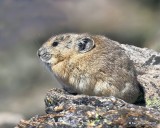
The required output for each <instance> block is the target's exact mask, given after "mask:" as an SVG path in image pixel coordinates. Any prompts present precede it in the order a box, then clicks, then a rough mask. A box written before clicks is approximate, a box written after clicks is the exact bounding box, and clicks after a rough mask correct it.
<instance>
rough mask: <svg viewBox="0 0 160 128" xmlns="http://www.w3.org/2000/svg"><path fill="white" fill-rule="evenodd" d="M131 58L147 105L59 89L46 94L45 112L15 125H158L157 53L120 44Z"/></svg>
mask: <svg viewBox="0 0 160 128" xmlns="http://www.w3.org/2000/svg"><path fill="white" fill-rule="evenodd" d="M119 45H120V46H121V47H122V48H123V49H124V50H125V52H126V53H127V55H128V56H129V57H130V59H131V60H133V62H134V65H135V68H136V70H137V75H138V76H137V77H138V81H139V83H140V85H141V86H142V88H143V90H144V100H145V102H146V106H138V105H133V104H129V103H126V102H124V101H123V100H121V99H117V98H115V97H96V96H86V95H71V94H68V93H67V92H65V91H64V90H61V89H52V90H50V91H49V92H48V93H47V95H46V97H45V104H46V113H47V114H46V115H43V116H35V117H32V118H31V119H30V120H27V121H25V120H22V121H21V122H20V123H19V124H18V125H17V126H16V128H77V127H80V128H84V127H87V128H92V127H96V128H112V127H114V128H126V127H136V128H144V127H146V128H159V127H160V53H157V52H155V51H152V50H149V49H146V48H143V49H142V48H137V47H135V46H130V45H124V44H119Z"/></svg>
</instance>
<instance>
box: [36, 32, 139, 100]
mask: <svg viewBox="0 0 160 128" xmlns="http://www.w3.org/2000/svg"><path fill="white" fill-rule="evenodd" d="M38 55H39V57H40V59H41V60H42V61H43V62H44V63H45V64H46V65H47V66H48V68H49V69H50V70H51V71H52V72H53V73H54V75H55V76H56V78H57V79H58V80H59V82H60V83H61V84H62V87H63V88H64V89H65V90H66V91H68V92H69V93H78V94H86V95H95V96H115V97H118V98H120V99H123V100H125V101H126V102H129V103H134V102H135V101H136V99H137V97H138V96H139V86H138V82H137V78H136V73H135V69H134V66H133V63H132V61H131V60H130V59H129V58H128V57H127V55H126V54H125V52H124V50H123V49H122V48H121V47H120V46H119V45H118V43H117V42H114V41H112V40H110V39H108V38H106V37H104V36H99V35H89V34H61V35H57V36H54V37H52V38H50V39H49V40H48V41H47V42H46V43H44V44H43V45H42V47H41V48H40V49H39V51H38Z"/></svg>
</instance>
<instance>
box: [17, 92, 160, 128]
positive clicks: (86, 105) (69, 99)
mask: <svg viewBox="0 0 160 128" xmlns="http://www.w3.org/2000/svg"><path fill="white" fill-rule="evenodd" d="M45 104H46V113H47V114H46V115H44V116H37V117H33V118H31V119H30V120H28V121H21V122H20V124H19V125H18V126H17V127H19V128H25V127H29V128H30V127H31V128H32V127H48V128H55V127H61V128H64V127H69V128H71V127H74V128H76V127H81V128H83V127H98V128H106V127H115V128H116V127H117V128H118V127H122V128H124V127H151V128H152V127H156V125H158V123H160V111H158V110H156V109H152V108H146V107H142V106H136V105H132V104H128V103H126V102H124V101H122V100H120V99H117V98H115V97H96V96H86V95H76V96H73V95H71V94H68V93H67V92H65V91H63V90H61V89H52V90H50V91H49V92H48V93H47V95H46V98H45Z"/></svg>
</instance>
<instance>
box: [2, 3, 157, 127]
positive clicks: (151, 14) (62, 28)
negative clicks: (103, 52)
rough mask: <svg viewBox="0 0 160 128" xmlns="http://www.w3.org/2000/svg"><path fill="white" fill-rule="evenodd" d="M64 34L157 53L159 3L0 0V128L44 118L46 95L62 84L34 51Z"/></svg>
mask: <svg viewBox="0 0 160 128" xmlns="http://www.w3.org/2000/svg"><path fill="white" fill-rule="evenodd" d="M66 32H75V33H84V32H89V33H92V34H102V35H105V36H107V37H109V38H111V39H113V40H116V41H118V42H120V43H124V44H126V43H127V44H131V45H135V46H138V47H147V48H151V49H154V50H156V51H160V0H134V1H133V0H0V127H1V126H2V125H3V127H9V126H11V125H9V124H8V125H7V123H12V122H13V124H14V123H15V122H17V121H19V119H20V118H23V119H29V118H30V117H31V116H33V115H36V114H43V113H45V112H44V108H45V106H44V97H45V93H46V92H47V91H48V90H49V89H51V88H53V87H60V85H59V84H58V83H57V81H56V80H55V79H54V78H53V76H52V75H51V73H50V72H49V71H48V70H47V69H46V68H45V67H44V66H43V64H42V63H41V62H40V60H39V59H38V57H37V55H36V52H37V50H38V48H39V47H40V46H41V44H43V43H44V42H45V41H46V40H47V39H48V38H50V37H51V36H52V35H56V34H60V33H66ZM4 122H5V123H6V124H5V123H4Z"/></svg>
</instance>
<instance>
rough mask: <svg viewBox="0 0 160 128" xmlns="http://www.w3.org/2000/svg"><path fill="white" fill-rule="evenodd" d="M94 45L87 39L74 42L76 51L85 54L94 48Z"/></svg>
mask: <svg viewBox="0 0 160 128" xmlns="http://www.w3.org/2000/svg"><path fill="white" fill-rule="evenodd" d="M94 45H95V44H94V40H93V39H91V38H89V37H85V38H81V39H79V40H77V42H76V51H78V52H80V53H85V52H88V51H90V50H91V49H92V48H93V47H94Z"/></svg>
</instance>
